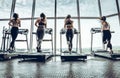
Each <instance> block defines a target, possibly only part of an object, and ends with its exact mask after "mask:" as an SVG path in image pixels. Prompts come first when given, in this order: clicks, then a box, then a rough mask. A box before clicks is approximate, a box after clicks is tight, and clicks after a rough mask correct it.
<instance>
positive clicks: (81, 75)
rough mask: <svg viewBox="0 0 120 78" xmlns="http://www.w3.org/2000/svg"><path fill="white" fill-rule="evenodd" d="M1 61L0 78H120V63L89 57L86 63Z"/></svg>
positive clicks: (53, 59)
mask: <svg viewBox="0 0 120 78" xmlns="http://www.w3.org/2000/svg"><path fill="white" fill-rule="evenodd" d="M20 60H21V59H13V60H8V61H0V78H120V61H113V60H108V59H104V58H98V57H93V56H88V58H87V60H86V61H66V62H61V60H60V56H57V57H53V58H52V59H51V60H48V61H46V62H36V61H34V62H32V61H29V62H28V61H26V62H19V61H20Z"/></svg>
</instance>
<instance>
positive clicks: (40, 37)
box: [37, 28, 45, 49]
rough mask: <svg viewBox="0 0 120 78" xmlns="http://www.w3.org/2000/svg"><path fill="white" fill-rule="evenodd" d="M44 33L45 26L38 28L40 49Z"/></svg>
mask: <svg viewBox="0 0 120 78" xmlns="http://www.w3.org/2000/svg"><path fill="white" fill-rule="evenodd" d="M44 34H45V30H44V28H43V29H40V28H38V29H37V38H38V40H37V48H39V49H41V43H42V40H43V37H44Z"/></svg>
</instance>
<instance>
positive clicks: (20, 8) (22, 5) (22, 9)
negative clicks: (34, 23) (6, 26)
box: [15, 0, 33, 18]
mask: <svg viewBox="0 0 120 78" xmlns="http://www.w3.org/2000/svg"><path fill="white" fill-rule="evenodd" d="M32 3H33V0H29V1H27V0H16V5H15V12H16V13H18V14H19V17H20V18H26V17H29V18H30V17H31V13H32Z"/></svg>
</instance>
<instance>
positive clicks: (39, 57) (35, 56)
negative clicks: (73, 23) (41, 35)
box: [20, 28, 53, 62]
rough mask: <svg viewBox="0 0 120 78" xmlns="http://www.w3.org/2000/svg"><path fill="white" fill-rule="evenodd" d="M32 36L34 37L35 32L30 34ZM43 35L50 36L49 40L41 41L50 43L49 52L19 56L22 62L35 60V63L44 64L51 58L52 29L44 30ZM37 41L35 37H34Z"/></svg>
mask: <svg viewBox="0 0 120 78" xmlns="http://www.w3.org/2000/svg"><path fill="white" fill-rule="evenodd" d="M32 34H33V35H36V32H32ZM45 34H48V35H50V36H51V37H50V39H43V41H47V42H51V51H49V52H46V51H42V52H39V53H26V54H21V55H20V57H21V58H23V60H24V61H25V60H35V61H42V62H45V61H46V60H47V59H49V58H51V57H52V56H53V30H52V28H46V29H45ZM36 41H37V36H36Z"/></svg>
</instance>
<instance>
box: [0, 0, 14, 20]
mask: <svg viewBox="0 0 120 78" xmlns="http://www.w3.org/2000/svg"><path fill="white" fill-rule="evenodd" d="M11 5H12V0H0V19H1V18H10V12H11Z"/></svg>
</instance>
